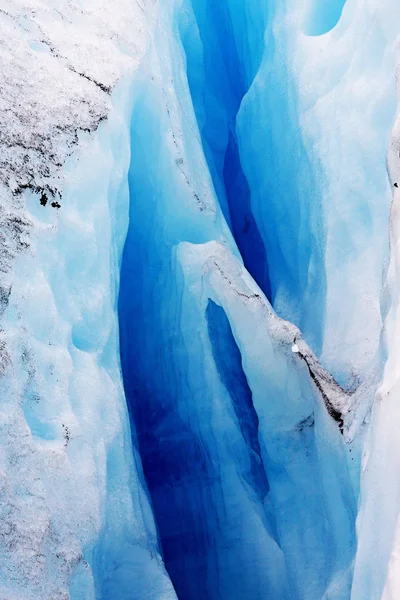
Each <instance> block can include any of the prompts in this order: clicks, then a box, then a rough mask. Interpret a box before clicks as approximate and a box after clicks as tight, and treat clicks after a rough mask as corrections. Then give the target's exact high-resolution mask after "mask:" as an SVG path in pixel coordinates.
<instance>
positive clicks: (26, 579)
mask: <svg viewBox="0 0 400 600" xmlns="http://www.w3.org/2000/svg"><path fill="white" fill-rule="evenodd" d="M27 4H28V6H27ZM82 4H84V3H82ZM90 4H91V7H88V6H82V7H80V8H78V7H77V6H76V5H74V6H72V4H71V3H69V2H59V3H57V7H56V9H55V7H54V3H48V4H47V3H46V2H40V3H36V2H32V3H31V5H30V6H29V3H26V2H25V3H20V2H13V3H8V2H4V3H3V4H2V10H1V11H0V25H1V31H2V34H3V35H2V44H1V51H0V63H1V68H2V79H3V84H2V86H1V92H0V102H1V106H2V110H1V119H2V125H1V140H0V145H1V177H0V180H1V184H0V185H1V187H0V219H1V233H0V241H1V244H0V276H1V282H0V285H1V287H0V289H1V316H2V322H1V361H0V362H1V379H0V396H1V409H0V431H1V435H0V437H1V443H0V557H1V558H0V598H1V599H2V600H16V599H18V600H20V599H21V600H22V599H23V600H37V599H38V598H43V599H44V600H47V599H48V600H50V599H52V600H54V599H55V598H58V599H61V598H63V599H67V598H70V599H71V600H78V599H79V600H89V599H91V600H94V599H96V600H100V599H101V600H115V599H116V598H118V599H121V600H124V599H125V600H128V599H131V598H133V597H134V598H143V599H144V598H151V599H154V598H159V599H161V598H162V599H167V598H168V599H169V598H171V599H172V598H176V595H175V592H174V590H173V588H172V585H171V583H170V580H169V577H168V575H167V574H166V571H165V568H164V564H163V560H162V558H161V554H160V549H159V545H158V538H157V532H156V528H155V524H154V519H153V515H152V510H151V507H150V503H149V498H148V492H147V490H146V486H145V482H144V477H143V473H142V467H141V463H140V458H139V456H138V454H137V451H136V449H135V446H134V445H132V443H131V435H133V436H134V430H133V429H132V428H130V425H129V419H128V416H127V410H126V404H125V398H124V391H123V386H122V379H121V371H120V362H119V343H118V323H117V314H116V304H117V294H118V286H119V265H120V260H121V254H122V249H123V243H124V239H125V235H126V230H127V215H128V205H129V193H128V185H127V171H128V167H129V153H130V136H129V119H130V110H131V84H132V80H133V78H134V74H135V68H136V66H137V62H138V61H139V60H140V58H141V56H142V55H143V54H144V52H145V49H146V44H147V41H146V38H148V37H149V34H150V29H151V19H150V16H151V10H150V8H152V7H151V6H150V5H149V6H148V9H149V10H148V11H146V19H147V17H149V18H148V20H145V19H144V17H143V11H142V10H140V9H139V8H137V7H136V8H133V9H132V7H130V3H124V2H121V3H119V4H118V3H117V4H116V3H114V2H113V3H112V6H111V3H107V2H101V3H95V2H93V3H90ZM89 8H90V10H89ZM110 9H111V11H110ZM123 9H124V10H125V12H124V11H123ZM122 22H123V26H122V25H121V23H122ZM145 24H146V27H147V31H146V27H145ZM125 26H126V27H128V29H129V28H130V34H132V31H133V32H134V31H135V29H136V27H138V28H139V29H140V27H141V26H143V27H144V29H143V32H142V33H141V32H140V31H139V32H138V33H137V36H136V40H135V45H134V48H132V45H131V44H130V43H127V44H126V45H125V46H124V27H125ZM132 27H133V29H132ZM82 32H84V34H82ZM116 37H117V39H118V44H116V43H114V41H112V40H113V39H115V38H116ZM93 56H95V57H96V60H93ZM122 74H124V75H125V78H124V81H121V83H120V86H119V88H118V90H115V92H114V94H113V97H112V99H110V93H111V90H112V88H113V87H114V85H115V83H116V81H117V80H118V78H119V77H120V76H121V75H122ZM104 121H106V122H104ZM100 123H102V125H101V126H100V127H99V125H100ZM95 132H96V134H95ZM94 134H95V135H94ZM72 149H74V150H76V153H75V154H74V155H73V156H70V155H71V152H72Z"/></svg>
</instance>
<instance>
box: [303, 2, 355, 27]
mask: <svg viewBox="0 0 400 600" xmlns="http://www.w3.org/2000/svg"><path fill="white" fill-rule="evenodd" d="M345 4H346V0H313V2H312V4H311V8H310V9H309V15H308V18H307V22H306V26H305V32H306V33H307V35H313V36H314V35H323V34H324V33H328V31H331V29H333V28H334V27H335V25H336V24H337V23H338V21H339V19H340V16H341V14H342V11H343V8H344V5H345Z"/></svg>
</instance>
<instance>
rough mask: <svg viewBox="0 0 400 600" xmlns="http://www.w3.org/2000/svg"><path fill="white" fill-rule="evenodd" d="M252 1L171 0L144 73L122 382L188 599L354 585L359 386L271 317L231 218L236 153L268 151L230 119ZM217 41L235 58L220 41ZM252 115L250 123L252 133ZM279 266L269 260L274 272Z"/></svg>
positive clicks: (242, 85) (248, 75)
mask: <svg viewBox="0 0 400 600" xmlns="http://www.w3.org/2000/svg"><path fill="white" fill-rule="evenodd" d="M244 6H245V5H244V4H243V5H242V4H241V3H239V5H235V7H236V8H237V9H238V10H239V9H240V10H241V11H242V12H239V14H236V13H235V12H234V6H233V4H230V3H228V2H227V3H223V4H220V5H218V7H215V6H214V7H211V5H210V7H209V8H210V12H207V13H206V12H205V11H204V10H203V7H202V6H201V5H200V3H199V4H197V3H194V4H193V5H191V4H189V3H184V4H180V3H177V5H176V6H168V7H164V12H163V16H162V19H161V21H160V27H159V29H158V31H157V33H156V35H155V40H154V46H153V47H152V50H151V51H150V53H149V56H148V59H147V60H146V61H145V62H144V63H143V65H142V68H141V71H140V75H139V77H138V80H137V81H138V86H137V93H136V96H135V100H134V108H133V113H132V121H131V136H132V140H131V143H132V154H131V168H130V173H129V185H130V197H131V202H130V223H129V231H128V235H127V241H126V245H125V250H124V257H123V263H122V270H121V287H120V296H119V317H120V335H121V361H122V369H123V375H124V385H125V391H126V394H127V401H128V405H129V409H130V415H131V420H132V422H133V423H135V426H136V428H137V431H138V447H139V450H140V455H141V458H142V461H143V470H144V474H145V477H146V481H147V484H148V487H149V491H150V495H151V499H152V505H153V509H154V514H155V518H156V522H157V526H158V530H159V534H160V543H161V547H162V550H163V554H164V559H165V564H166V568H167V570H168V573H169V575H170V577H171V580H172V582H173V584H174V587H175V589H176V590H177V594H178V596H179V597H180V598H181V597H182V598H205V597H207V598H260V599H261V598H265V597H268V596H271V597H276V598H309V599H310V600H311V599H317V598H322V597H323V596H324V595H326V596H327V597H330V598H337V599H339V598H343V597H350V588H351V578H352V560H353V557H354V552H355V529H354V525H355V513H356V492H357V485H353V484H354V477H353V473H352V466H351V465H352V457H351V448H352V446H351V444H350V445H348V444H349V443H350V442H351V440H352V436H351V435H348V434H349V431H350V425H351V419H352V416H350V417H349V420H348V414H349V409H350V407H351V406H353V404H352V402H353V400H354V398H353V396H352V394H351V393H347V392H345V391H344V390H343V389H341V388H340V386H338V384H337V383H336V382H335V381H334V380H333V379H332V377H331V376H330V375H329V374H328V373H327V372H326V371H325V370H324V369H323V367H322V366H321V365H320V364H319V362H318V359H317V358H316V357H315V355H314V354H313V353H312V352H311V350H310V349H309V348H308V346H307V344H306V343H305V342H304V341H303V340H302V336H301V333H300V332H299V330H298V329H297V328H296V327H295V326H294V325H292V324H291V323H289V322H287V321H284V320H282V319H280V318H279V317H278V316H277V315H276V313H275V312H274V310H273V309H272V307H271V305H270V303H269V301H268V298H267V296H268V294H269V291H268V286H266V288H265V289H264V293H263V291H262V290H261V289H260V287H259V286H258V285H257V283H256V282H255V281H254V279H256V278H257V276H256V274H255V273H254V272H252V273H251V274H252V275H254V279H253V277H251V276H250V275H249V273H248V271H252V268H253V267H254V266H260V263H259V262H257V260H253V259H254V256H253V257H251V256H250V258H249V255H246V250H245V249H244V248H246V243H248V242H249V240H250V244H249V245H250V246H251V245H252V244H251V242H252V240H254V237H252V234H249V236H248V239H247V240H245V239H244V237H245V236H244V237H243V236H242V235H241V234H242V233H243V231H240V228H239V231H238V229H237V228H236V227H235V225H234V222H235V219H237V222H239V223H240V220H241V219H242V223H243V220H245V216H244V215H243V212H242V213H240V211H241V210H244V211H248V212H247V215H248V218H252V219H253V221H252V225H250V230H251V227H253V233H254V227H255V224H256V218H255V217H254V214H253V213H252V210H253V209H252V206H253V205H252V204H251V203H250V199H251V200H252V196H251V192H252V191H253V190H254V189H256V188H257V186H256V185H255V184H254V183H252V185H253V187H252V185H250V184H249V183H248V182H247V187H246V184H245V183H244V181H245V180H246V176H245V174H244V171H243V172H242V173H241V172H240V171H241V169H242V164H243V162H242V158H243V156H245V157H247V158H246V160H247V161H248V162H250V158H251V156H254V160H259V161H260V163H261V158H260V157H259V155H258V154H257V153H256V152H255V151H254V153H253V154H252V155H250V154H246V153H245V152H244V150H243V147H244V141H243V147H242V146H240V145H239V142H238V139H237V132H236V117H237V115H236V111H237V110H238V107H239V106H238V105H239V104H240V103H241V100H242V104H243V102H244V100H243V98H244V96H243V98H242V99H241V98H240V95H241V94H245V93H246V89H248V88H249V85H250V84H251V82H252V78H254V76H255V73H256V71H257V69H258V67H259V66H260V64H261V63H260V61H261V54H262V52H261V51H260V50H259V51H258V57H256V56H255V51H254V49H252V48H251V47H249V46H248V45H247V46H246V43H248V40H249V31H250V30H251V24H252V23H253V22H255V18H256V12H254V13H252V12H251V11H250V10H249V9H247V10H245V8H244ZM254 11H255V9H254ZM233 16H235V18H236V20H235V21H232V22H230V21H227V20H226V19H228V17H229V18H232V17H233ZM245 17H246V18H245ZM215 19H216V21H215ZM220 19H223V21H221V20H220ZM222 22H223V23H225V26H226V28H227V29H228V31H224V37H223V38H222V40H219V41H218V40H217V39H216V38H215V36H216V35H217V33H219V32H220V30H221V27H219V25H220V24H221V23H222ZM229 23H231V24H229ZM232 23H235V26H233V25H232ZM239 23H242V24H243V27H244V29H243V28H240V27H239ZM257 23H258V24H259V25H260V27H261V26H262V29H263V27H264V24H263V23H262V22H261V23H259V22H257ZM247 27H248V29H247ZM170 31H173V32H174V34H175V35H174V36H171V35H170ZM207 36H209V37H207ZM262 39H263V34H262V33H261V34H260V40H259V43H260V44H261V43H262ZM239 41H241V43H239ZM208 43H210V44H212V45H211V51H210V55H208V54H207V53H208V52H209V50H208V48H207V44H208ZM219 44H220V45H221V46H222V45H223V47H224V48H225V50H224V51H226V48H231V50H232V48H233V49H234V50H235V52H237V56H236V57H232V55H231V54H230V55H229V57H227V56H225V57H224V56H223V52H222V50H221V49H220V50H219V52H221V53H222V54H220V55H219V54H218V45H219ZM236 44H237V46H236ZM239 50H240V53H239ZM211 56H213V57H214V59H215V63H212V61H211ZM246 56H251V57H252V60H249V59H247V60H246V61H245V60H244V57H246ZM228 59H229V60H230V61H231V62H230V63H229V64H228V66H227V65H226V63H224V61H227V60H228ZM207 61H208V63H207ZM240 61H242V62H240ZM206 63H207V64H206ZM213 64H214V65H215V69H216V71H215V72H214V71H213V69H212V67H213ZM207 65H208V66H207ZM223 65H225V67H226V68H223ZM229 68H231V69H232V71H233V73H232V78H231V79H230V80H229V81H228V82H226V77H227V72H228V71H229ZM238 69H241V71H240V73H239V75H240V79H239V80H238V79H235V78H234V77H233V76H235V77H236V76H238ZM222 77H225V81H224V83H223V84H221V85H220V82H219V81H218V80H219V78H222ZM208 86H210V87H208ZM261 90H264V91H265V88H264V87H262V88H261ZM260 95H261V92H260ZM203 101H204V104H203ZM246 101H247V100H246ZM248 102H249V103H250V100H248ZM274 102H275V103H277V102H278V100H277V98H275V99H274ZM254 103H255V104H256V106H257V107H259V106H261V104H262V102H261V99H259V100H258V101H254ZM249 110H250V109H249ZM283 110H286V108H285V106H284V107H283ZM213 119H215V120H213ZM248 124H249V136H248V137H250V138H251V137H252V136H256V135H258V129H259V124H258V125H257V127H255V125H254V122H252V121H251V119H249V121H248ZM250 125H251V127H250ZM277 126H278V127H279V115H278V125H277ZM271 127H272V125H271ZM292 127H293V132H294V131H295V125H294V124H293V125H292ZM298 129H299V128H298V125H297V131H296V135H297V141H296V140H294V143H295V144H299V145H301V143H302V142H301V131H300V132H299V130H298ZM275 135H278V133H277V132H275ZM258 143H259V144H260V146H259V147H258V152H261V147H262V144H261V142H258ZM270 143H271V144H272V142H270ZM218 144H220V146H218ZM271 148H272V146H271ZM271 151H272V150H271ZM304 152H305V151H304ZM241 153H243V154H241ZM233 155H235V156H234V157H233ZM303 156H305V154H303ZM239 160H240V162H238V161H239ZM304 160H306V158H304ZM227 161H228V163H229V168H228V167H227V166H226V165H227ZM229 161H231V162H229ZM278 162H279V161H278ZM267 164H268V163H267ZM234 165H236V173H235V172H234V171H235V169H234ZM276 169H278V167H277V166H276ZM255 172H256V171H255ZM235 174H236V175H237V176H238V178H239V180H240V182H239V183H238V182H237V181H235ZM256 174H257V177H259V176H260V177H261V175H258V173H256ZM254 179H255V177H254ZM298 184H299V182H297V183H296V185H298ZM307 189H308V188H307ZM239 192H243V194H244V203H245V208H243V205H242V206H240V202H241V200H242V199H243V196H241V195H240V193H239ZM250 196H251V198H250ZM260 197H261V196H260ZM287 200H288V201H289V197H288V198H287ZM275 201H276V204H278V200H277V198H275ZM267 206H268V205H267V204H266V205H265V206H264V210H265V211H266V212H267ZM310 207H311V203H310V204H309V205H308V207H307V206H306V207H305V210H306V211H308V210H310ZM299 211H300V209H299ZM269 214H270V215H271V219H274V222H275V223H282V222H281V221H279V219H278V215H276V214H273V210H272V209H271V210H270V211H269ZM297 214H299V213H297ZM289 225H290V226H293V231H292V229H290V227H289ZM297 227H298V220H297V217H296V218H294V220H293V221H291V222H290V223H286V222H285V223H284V225H282V230H279V231H278V232H276V235H277V236H279V237H280V239H281V240H282V244H283V240H285V232H287V231H290V234H291V235H292V233H293V234H294V232H297V229H296V228H297ZM303 228H304V236H305V235H306V231H307V230H308V229H307V228H309V223H304V225H303ZM271 235H272V233H271ZM258 240H261V242H262V246H263V248H264V252H265V248H266V245H264V240H263V239H262V236H261V234H260V235H259V237H258ZM288 243H289V242H288ZM290 243H292V241H290ZM293 243H294V242H293ZM243 244H244V245H243ZM311 247H312V244H310V248H311ZM247 248H248V246H247ZM250 249H251V251H253V250H254V248H250ZM277 251H278V250H277ZM319 251H320V250H319V249H318V248H316V250H315V252H316V255H318V252H319ZM242 253H243V254H244V256H243V255H242ZM267 254H268V252H266V255H267ZM307 260H311V258H310V259H307ZM314 260H316V259H315V258H314ZM299 264H301V268H304V269H306V267H305V265H306V264H308V263H307V261H304V263H303V262H301V261H300V260H298V257H297V256H296V255H293V256H292V257H291V260H290V268H289V267H288V269H287V272H288V273H289V272H291V273H293V277H297V278H298V279H299V273H298V265H299ZM280 265H282V263H278V264H276V263H275V262H274V261H272V267H273V269H274V270H275V277H276V280H277V281H278V271H279V267H280ZM322 267H323V264H322V262H321V263H320V267H319V268H321V269H322ZM307 268H309V267H307ZM247 269H248V270H247ZM268 273H269V274H270V273H271V270H270V265H269V264H268ZM264 275H265V271H264ZM282 277H284V275H283V276H282ZM264 282H265V280H264ZM258 283H259V284H260V285H263V280H262V277H261V279H260V280H259V281H258ZM293 289H295V288H293ZM323 297H324V294H323V293H322V292H321V294H320V295H319V296H318V297H317V298H315V299H314V301H315V303H316V305H317V301H318V298H319V299H323ZM296 302H297V304H298V306H300V304H301V302H300V292H299V298H297V299H296ZM322 326H323V323H318V329H319V330H321V328H322ZM358 401H359V399H358ZM353 437H354V436H353ZM355 471H356V472H357V468H355Z"/></svg>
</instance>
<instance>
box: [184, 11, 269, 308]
mask: <svg viewBox="0 0 400 600" xmlns="http://www.w3.org/2000/svg"><path fill="white" fill-rule="evenodd" d="M190 7H191V8H192V10H193V15H194V17H195V21H196V26H197V28H198V31H197V32H195V31H194V30H193V27H191V28H190V29H189V30H188V29H187V24H184V23H183V21H182V22H181V37H182V43H183V47H184V50H185V54H186V60H187V75H188V82H189V86H190V89H191V94H192V100H193V106H194V109H195V112H196V115H197V118H198V123H199V127H200V133H201V136H202V141H203V148H204V152H205V155H206V158H207V162H208V165H209V168H210V172H211V175H212V177H213V182H214V186H215V189H216V192H217V195H218V198H219V202H220V205H221V208H222V210H223V212H224V216H225V218H226V220H227V222H228V224H229V225H230V227H231V231H232V234H233V236H234V238H235V241H236V244H237V246H238V248H239V251H240V253H241V256H242V258H243V262H244V264H245V266H246V268H247V270H248V271H249V273H250V274H251V275H252V276H253V278H254V280H255V281H256V282H257V283H258V285H259V286H260V288H261V289H262V290H263V291H264V293H265V294H266V296H267V297H268V298H269V299H271V285H270V281H269V273H268V257H267V254H266V251H265V247H264V242H263V239H262V236H261V234H260V231H259V229H258V226H257V223H256V220H255V218H254V215H253V213H252V208H251V191H250V188H249V184H248V181H247V179H246V176H245V174H244V172H243V168H242V164H241V160H240V153H239V148H238V140H237V135H236V117H237V114H238V111H239V108H240V104H241V102H242V99H243V97H244V96H245V94H246V93H247V91H248V88H249V85H250V83H251V81H250V82H248V81H247V80H248V73H247V72H246V69H245V65H243V64H242V60H241V58H240V57H239V54H238V49H237V46H236V43H237V41H236V39H235V32H234V30H233V24H232V21H231V15H230V10H229V4H228V3H227V2H226V1H225V0H222V1H220V2H210V1H207V2H203V1H201V2H199V1H197V0H193V1H192V2H191V3H190ZM239 12H240V6H239ZM239 18H240V17H239ZM243 18H244V15H243ZM196 35H198V36H199V42H200V44H201V47H202V50H201V51H199V48H198V46H197V45H196V44H194V43H193V36H196ZM261 49H262V39H261V40H260V54H261ZM260 58H261V56H260V57H259V59H258V60H257V61H256V62H259V60H260ZM199 81H200V82H201V83H200V84H199Z"/></svg>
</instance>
